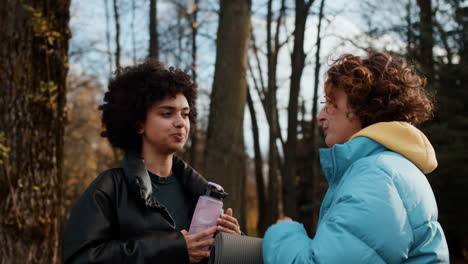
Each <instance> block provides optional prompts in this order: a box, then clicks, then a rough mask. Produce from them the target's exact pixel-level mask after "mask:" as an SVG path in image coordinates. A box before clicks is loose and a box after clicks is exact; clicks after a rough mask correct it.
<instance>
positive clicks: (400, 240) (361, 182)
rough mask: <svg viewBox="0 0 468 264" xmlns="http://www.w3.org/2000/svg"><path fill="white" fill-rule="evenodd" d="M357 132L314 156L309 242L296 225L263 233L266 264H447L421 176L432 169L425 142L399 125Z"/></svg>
mask: <svg viewBox="0 0 468 264" xmlns="http://www.w3.org/2000/svg"><path fill="white" fill-rule="evenodd" d="M361 131H362V132H360V133H358V135H355V136H353V139H352V140H350V141H348V142H347V143H345V144H341V145H335V146H334V147H333V148H331V149H321V150H320V161H321V164H322V169H323V171H324V173H325V176H326V178H327V180H328V184H329V188H328V191H327V194H326V196H325V198H324V200H323V202H322V206H321V208H320V216H319V223H318V227H317V232H316V235H315V237H314V238H313V239H311V238H309V237H308V236H307V233H306V231H305V230H304V227H303V225H302V224H300V223H297V222H281V223H279V224H276V225H273V226H271V227H270V228H269V229H268V230H267V232H266V234H265V237H264V240H263V259H264V262H265V263H266V264H290V263H294V264H299V263H449V254H448V247H447V242H446V240H445V236H444V233H443V231H442V228H441V226H440V224H439V222H438V221H437V205H436V201H435V198H434V194H433V192H432V189H431V187H430V185H429V183H428V181H427V179H426V177H425V176H424V174H423V173H422V172H421V170H422V171H425V172H428V171H431V170H433V169H435V166H436V165H437V162H436V160H435V154H434V151H433V149H432V146H431V145H430V143H429V141H428V140H427V138H426V137H425V136H424V134H422V132H421V131H419V130H418V129H416V128H415V127H413V126H411V125H409V124H407V123H403V122H387V123H384V124H382V123H379V125H372V126H369V127H367V128H365V129H363V130H361ZM371 138H373V139H371ZM376 140H378V141H379V142H381V143H383V144H384V145H385V144H386V145H387V146H384V145H382V144H381V143H379V142H377V141H376ZM389 142H392V143H389ZM395 142H396V143H395ZM387 143H388V144H387ZM389 148H390V149H392V150H393V151H392V150H390V149H389ZM421 150H422V152H420V151H421ZM424 150H426V151H425V152H424ZM397 152H398V153H397ZM423 152H424V153H423ZM408 158H409V159H411V160H412V162H411V161H410V160H408ZM415 164H417V165H418V167H419V168H418V167H417V166H416V165H415ZM434 164H435V165H434ZM428 167H429V169H428Z"/></svg>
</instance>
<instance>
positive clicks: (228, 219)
mask: <svg viewBox="0 0 468 264" xmlns="http://www.w3.org/2000/svg"><path fill="white" fill-rule="evenodd" d="M217 222H218V231H219V232H224V233H229V234H234V235H240V234H241V231H240V227H239V222H237V219H236V218H235V217H233V216H232V209H231V208H229V209H227V210H226V213H225V214H222V215H221V216H220V217H219V218H218V220H217Z"/></svg>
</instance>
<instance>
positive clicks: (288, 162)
mask: <svg viewBox="0 0 468 264" xmlns="http://www.w3.org/2000/svg"><path fill="white" fill-rule="evenodd" d="M313 1H314V0H309V2H308V3H307V4H306V3H305V2H304V0H296V20H295V29H294V47H293V52H292V55H291V85H290V88H289V105H288V140H287V143H286V149H285V153H284V154H285V164H284V169H283V171H284V175H283V178H282V180H283V182H282V187H283V208H284V215H285V216H289V217H291V218H293V219H295V218H296V217H297V194H296V152H297V150H296V149H297V113H298V99H299V91H300V88H301V78H302V71H303V70H304V61H305V54H304V35H305V25H306V22H307V17H308V13H309V9H310V6H311V4H312V3H313Z"/></svg>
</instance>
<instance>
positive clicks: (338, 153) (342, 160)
mask: <svg viewBox="0 0 468 264" xmlns="http://www.w3.org/2000/svg"><path fill="white" fill-rule="evenodd" d="M386 149H387V148H386V147H384V146H383V145H381V144H380V143H378V142H376V141H374V140H372V139H370V138H367V137H358V138H355V139H353V140H351V141H348V142H346V143H344V144H336V145H334V146H333V147H332V148H322V149H320V150H319V152H320V163H321V165H322V169H323V172H324V174H325V177H326V178H327V181H328V184H329V185H330V186H333V185H335V184H337V183H338V182H339V181H340V180H341V178H342V177H343V174H344V173H345V172H346V170H347V169H348V168H349V166H351V164H353V163H354V162H355V161H357V160H358V159H361V158H364V157H367V156H370V155H372V154H375V153H379V152H382V151H385V150H386Z"/></svg>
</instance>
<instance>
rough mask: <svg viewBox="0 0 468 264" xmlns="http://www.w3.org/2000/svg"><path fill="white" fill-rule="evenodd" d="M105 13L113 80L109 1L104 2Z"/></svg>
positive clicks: (110, 73) (110, 71)
mask: <svg viewBox="0 0 468 264" xmlns="http://www.w3.org/2000/svg"><path fill="white" fill-rule="evenodd" d="M104 11H105V17H106V47H107V52H106V53H107V59H108V62H109V80H110V79H111V78H112V52H111V45H110V22H109V20H110V16H109V0H104Z"/></svg>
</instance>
